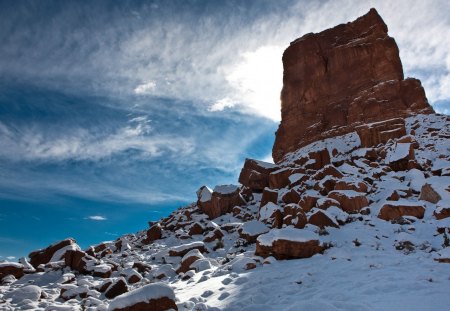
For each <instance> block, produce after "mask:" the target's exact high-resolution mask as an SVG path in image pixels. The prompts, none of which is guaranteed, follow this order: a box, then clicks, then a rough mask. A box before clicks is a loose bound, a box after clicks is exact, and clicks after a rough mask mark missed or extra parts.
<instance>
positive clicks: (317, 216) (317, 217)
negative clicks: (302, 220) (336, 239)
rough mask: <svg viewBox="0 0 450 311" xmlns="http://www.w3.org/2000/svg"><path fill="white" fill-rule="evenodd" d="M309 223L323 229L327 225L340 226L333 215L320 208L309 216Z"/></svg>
mask: <svg viewBox="0 0 450 311" xmlns="http://www.w3.org/2000/svg"><path fill="white" fill-rule="evenodd" d="M308 223H310V224H312V225H315V226H317V227H319V228H322V229H323V228H325V227H334V228H339V225H338V224H337V223H336V221H335V220H334V219H332V217H330V216H329V215H328V214H327V213H326V212H324V211H322V210H320V209H317V210H316V211H314V212H313V214H311V215H310V216H309V217H308Z"/></svg>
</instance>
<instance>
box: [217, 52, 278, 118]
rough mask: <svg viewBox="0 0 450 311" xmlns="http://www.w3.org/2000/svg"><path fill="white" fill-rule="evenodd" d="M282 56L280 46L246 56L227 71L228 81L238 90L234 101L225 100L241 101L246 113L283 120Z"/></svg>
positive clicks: (246, 53) (225, 73) (247, 53)
mask: <svg viewBox="0 0 450 311" xmlns="http://www.w3.org/2000/svg"><path fill="white" fill-rule="evenodd" d="M282 53H283V47H281V46H263V47H260V48H258V49H257V50H256V51H253V52H245V53H243V54H242V57H241V61H240V62H238V63H235V64H232V65H231V66H229V67H228V68H224V69H223V72H224V75H225V78H226V81H227V82H228V83H229V85H230V86H231V87H232V88H233V89H234V90H235V92H234V99H233V100H231V99H229V98H227V99H224V100H228V102H238V101H239V102H241V105H242V106H243V109H244V110H245V111H247V112H250V113H256V114H258V115H260V116H262V117H266V118H268V119H271V120H274V121H280V119H281V114H280V93H281V88H282V86H283V84H282V80H283V68H282V65H281V57H280V56H281V55H282ZM224 100H222V101H224Z"/></svg>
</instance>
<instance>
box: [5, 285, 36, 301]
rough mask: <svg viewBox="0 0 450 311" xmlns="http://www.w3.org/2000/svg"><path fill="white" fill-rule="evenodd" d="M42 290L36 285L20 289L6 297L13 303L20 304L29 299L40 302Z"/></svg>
mask: <svg viewBox="0 0 450 311" xmlns="http://www.w3.org/2000/svg"><path fill="white" fill-rule="evenodd" d="M41 291H42V290H41V288H40V287H39V286H36V285H27V286H24V287H21V288H18V289H16V290H14V291H12V292H10V293H8V294H6V295H5V298H6V299H11V300H12V302H13V303H18V302H21V301H24V300H25V299H28V300H30V301H38V300H39V298H40V297H41Z"/></svg>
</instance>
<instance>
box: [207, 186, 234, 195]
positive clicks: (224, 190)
mask: <svg viewBox="0 0 450 311" xmlns="http://www.w3.org/2000/svg"><path fill="white" fill-rule="evenodd" d="M238 189H239V186H236V185H219V186H215V187H214V191H213V192H216V193H220V194H231V193H234V192H236V191H237V190H238Z"/></svg>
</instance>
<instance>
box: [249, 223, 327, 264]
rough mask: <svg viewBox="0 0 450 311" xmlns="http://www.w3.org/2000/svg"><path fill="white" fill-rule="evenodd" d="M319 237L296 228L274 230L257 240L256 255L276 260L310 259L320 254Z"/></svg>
mask: <svg viewBox="0 0 450 311" xmlns="http://www.w3.org/2000/svg"><path fill="white" fill-rule="evenodd" d="M322 250H323V247H322V246H321V245H320V241H319V237H318V236H317V235H316V234H315V233H313V232H311V231H307V230H302V229H295V228H290V227H287V228H283V229H272V230H271V231H269V232H268V233H266V234H262V235H260V236H259V237H258V238H257V240H256V251H255V255H257V256H261V257H264V258H265V257H269V256H273V257H275V258H276V259H296V258H308V257H311V256H313V255H315V254H317V253H320V252H321V251H322Z"/></svg>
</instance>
